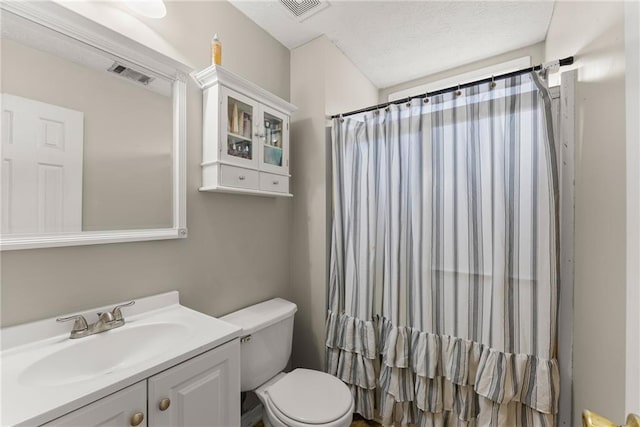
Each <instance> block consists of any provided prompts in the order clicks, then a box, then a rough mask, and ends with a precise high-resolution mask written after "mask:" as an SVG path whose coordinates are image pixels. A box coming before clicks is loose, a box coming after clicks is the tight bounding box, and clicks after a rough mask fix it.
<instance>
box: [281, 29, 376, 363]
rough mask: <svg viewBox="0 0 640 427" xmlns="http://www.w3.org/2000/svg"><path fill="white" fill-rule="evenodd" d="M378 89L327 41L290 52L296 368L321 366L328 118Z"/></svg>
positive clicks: (372, 98) (366, 101)
mask: <svg viewBox="0 0 640 427" xmlns="http://www.w3.org/2000/svg"><path fill="white" fill-rule="evenodd" d="M377 97H378V90H377V88H376V87H375V86H374V85H373V84H372V83H371V82H370V81H369V80H367V79H366V78H365V77H364V76H363V75H362V73H360V71H359V70H358V69H357V68H356V67H355V66H354V65H353V63H351V62H350V61H349V60H348V59H347V58H346V57H345V56H344V54H343V53H342V52H341V51H340V50H339V49H338V48H337V47H336V46H335V45H334V44H333V43H331V41H330V40H329V39H327V38H326V37H324V36H323V37H318V38H317V39H315V40H313V41H311V42H309V43H307V44H305V45H303V46H300V47H298V48H296V49H294V50H293V51H292V52H291V102H293V103H294V104H295V105H297V106H298V108H299V110H298V112H296V113H295V114H294V116H293V118H292V122H291V123H292V128H291V132H292V133H291V139H292V141H298V144H297V145H296V146H293V147H292V149H291V159H292V161H291V165H292V172H291V173H292V175H293V194H294V195H295V196H294V199H293V233H292V235H291V249H292V253H291V256H292V258H291V282H292V285H293V286H292V298H293V300H294V301H296V302H297V303H298V307H299V311H298V314H297V315H296V324H295V332H294V340H293V363H294V366H304V367H309V368H313V369H322V368H323V367H324V342H325V334H324V327H325V317H326V312H327V309H326V306H327V301H326V294H327V283H328V276H327V274H328V250H329V247H328V243H329V239H328V234H327V233H328V232H330V227H331V224H330V212H328V210H327V209H328V207H329V206H330V198H331V189H330V187H329V182H330V173H331V172H330V163H331V159H330V158H329V157H328V156H329V153H330V151H329V144H328V143H327V138H326V126H327V125H329V124H330V123H329V122H328V121H326V120H325V116H326V115H330V114H336V113H340V112H345V111H349V110H353V109H356V108H359V107H361V106H363V105H371V104H375V103H376V102H377Z"/></svg>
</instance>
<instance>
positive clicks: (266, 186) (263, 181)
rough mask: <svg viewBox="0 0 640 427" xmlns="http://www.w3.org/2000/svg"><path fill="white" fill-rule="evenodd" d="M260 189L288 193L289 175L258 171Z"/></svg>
mask: <svg viewBox="0 0 640 427" xmlns="http://www.w3.org/2000/svg"><path fill="white" fill-rule="evenodd" d="M260 190H261V191H272V192H274V193H288V192H289V177H288V176H282V175H276V174H273V173H266V172H260Z"/></svg>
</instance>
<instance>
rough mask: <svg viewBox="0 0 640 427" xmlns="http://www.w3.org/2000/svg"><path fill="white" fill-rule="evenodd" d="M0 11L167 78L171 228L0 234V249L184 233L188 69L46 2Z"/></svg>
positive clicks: (8, 5)
mask: <svg viewBox="0 0 640 427" xmlns="http://www.w3.org/2000/svg"><path fill="white" fill-rule="evenodd" d="M0 12H2V13H3V14H6V13H7V12H9V13H11V14H14V15H17V16H19V17H21V18H23V19H26V20H29V21H31V22H33V23H35V24H38V25H40V26H43V27H45V28H48V29H50V30H53V31H54V32H56V33H58V34H60V37H71V38H73V39H75V40H77V41H79V42H81V43H84V44H86V45H89V46H91V47H93V48H96V49H99V50H102V51H104V52H106V53H107V54H109V55H112V56H115V57H118V58H119V59H120V60H121V61H122V62H123V63H124V64H125V65H126V64H130V65H131V66H134V67H137V68H143V69H146V70H148V71H151V72H152V73H153V74H155V75H159V76H161V77H164V78H166V79H168V80H169V81H171V82H173V83H172V86H173V147H172V148H173V159H172V166H173V167H172V175H173V176H172V178H173V179H172V181H173V185H172V188H173V197H172V214H173V215H172V220H173V226H172V227H171V228H156V229H130V230H126V229H125V230H107V231H80V232H73V233H58V234H37V233H34V234H28V235H27V234H21V235H16V236H11V235H5V236H3V235H0V250H2V251H5V250H16V249H34V248H51V247H59V246H78V245H94V244H101V243H118V242H139V241H148V240H164V239H178V238H185V237H187V228H186V222H187V209H186V206H187V203H186V140H187V131H186V122H187V113H186V89H187V78H188V76H189V73H190V72H191V71H192V70H191V68H189V67H188V66H186V65H185V64H183V63H181V62H178V61H176V60H174V59H172V58H170V57H168V56H166V55H164V54H162V53H160V52H157V51H155V50H153V49H151V48H149V47H147V46H144V45H142V44H140V43H138V42H136V41H135V40H132V39H129V38H128V37H125V36H123V35H122V34H120V33H117V32H115V31H113V30H111V29H109V28H107V27H105V26H103V25H101V24H99V23H97V22H95V21H93V20H91V19H88V18H85V17H84V16H82V15H80V14H78V13H76V12H74V11H72V10H70V9H67V8H65V7H64V6H62V5H59V4H56V3H54V2H52V1H45V2H32V1H3V2H0Z"/></svg>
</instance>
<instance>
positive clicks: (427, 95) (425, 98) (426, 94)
mask: <svg viewBox="0 0 640 427" xmlns="http://www.w3.org/2000/svg"><path fill="white" fill-rule="evenodd" d="M423 102H424V103H425V104H428V103H429V92H425V93H424V99H423Z"/></svg>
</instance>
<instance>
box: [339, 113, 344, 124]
mask: <svg viewBox="0 0 640 427" xmlns="http://www.w3.org/2000/svg"><path fill="white" fill-rule="evenodd" d="M340 123H344V117H342V114H340Z"/></svg>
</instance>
